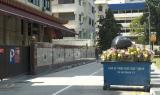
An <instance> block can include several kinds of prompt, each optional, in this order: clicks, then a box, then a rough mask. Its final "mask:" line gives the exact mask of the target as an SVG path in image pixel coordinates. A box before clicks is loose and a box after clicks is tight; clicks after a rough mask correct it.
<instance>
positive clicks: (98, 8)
mask: <svg viewBox="0 0 160 95" xmlns="http://www.w3.org/2000/svg"><path fill="white" fill-rule="evenodd" d="M107 1H108V0H95V2H94V3H95V21H96V24H95V27H96V33H98V32H99V28H98V25H99V23H98V20H99V19H100V17H105V16H106V13H105V12H106V10H107V9H108V2H107ZM97 38H98V36H96V39H97Z"/></svg>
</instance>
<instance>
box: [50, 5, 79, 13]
mask: <svg viewBox="0 0 160 95" xmlns="http://www.w3.org/2000/svg"><path fill="white" fill-rule="evenodd" d="M75 11H76V5H75V4H54V5H52V13H63V12H75Z"/></svg>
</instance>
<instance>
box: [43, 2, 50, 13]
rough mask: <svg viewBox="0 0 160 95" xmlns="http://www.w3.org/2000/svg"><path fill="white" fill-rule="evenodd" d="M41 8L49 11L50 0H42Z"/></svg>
mask: <svg viewBox="0 0 160 95" xmlns="http://www.w3.org/2000/svg"><path fill="white" fill-rule="evenodd" d="M43 8H44V9H45V10H48V11H50V0H43Z"/></svg>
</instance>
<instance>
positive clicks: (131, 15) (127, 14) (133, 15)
mask: <svg viewBox="0 0 160 95" xmlns="http://www.w3.org/2000/svg"><path fill="white" fill-rule="evenodd" d="M141 15H143V13H122V14H114V17H115V18H121V17H123V18H126V17H138V16H141Z"/></svg>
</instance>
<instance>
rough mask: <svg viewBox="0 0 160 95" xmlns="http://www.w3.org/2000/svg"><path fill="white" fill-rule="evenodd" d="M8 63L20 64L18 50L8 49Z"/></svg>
mask: <svg viewBox="0 0 160 95" xmlns="http://www.w3.org/2000/svg"><path fill="white" fill-rule="evenodd" d="M9 63H10V64H15V63H20V49H19V48H12V49H10V52H9Z"/></svg>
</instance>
